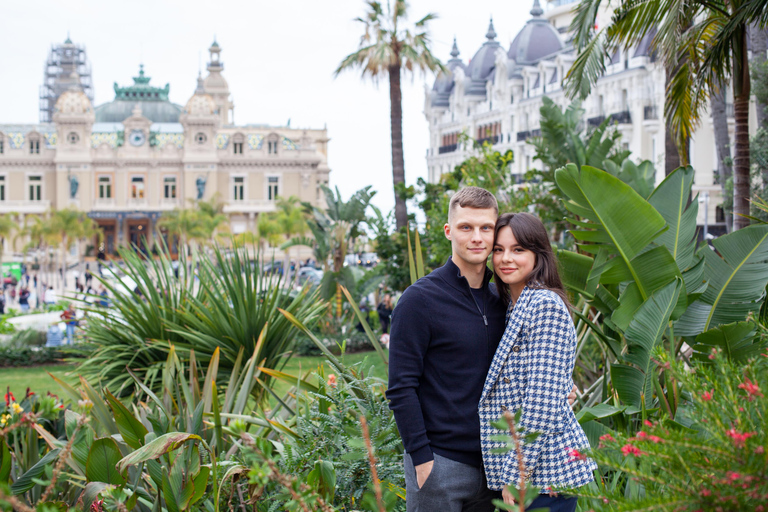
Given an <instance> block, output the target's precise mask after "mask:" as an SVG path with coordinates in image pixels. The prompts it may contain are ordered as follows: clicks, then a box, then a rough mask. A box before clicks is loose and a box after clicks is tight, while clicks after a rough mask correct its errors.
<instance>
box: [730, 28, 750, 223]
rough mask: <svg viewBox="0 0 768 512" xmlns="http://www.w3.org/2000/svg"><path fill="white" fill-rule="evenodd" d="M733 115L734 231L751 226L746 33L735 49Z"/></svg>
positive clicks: (745, 32) (741, 35)
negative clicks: (734, 134) (746, 216)
mask: <svg viewBox="0 0 768 512" xmlns="http://www.w3.org/2000/svg"><path fill="white" fill-rule="evenodd" d="M733 54H734V55H733V95H734V100H733V112H734V119H735V132H736V136H735V137H734V139H735V140H734V159H733V164H734V165H733V229H734V230H737V229H741V228H744V227H747V226H749V219H747V218H745V217H743V215H749V193H750V190H749V184H750V183H749V181H750V180H749V170H750V169H749V163H750V162H749V95H750V93H751V82H750V77H749V60H748V58H747V31H746V27H744V30H742V32H741V34H740V36H739V41H738V45H737V47H735V48H734V49H733Z"/></svg>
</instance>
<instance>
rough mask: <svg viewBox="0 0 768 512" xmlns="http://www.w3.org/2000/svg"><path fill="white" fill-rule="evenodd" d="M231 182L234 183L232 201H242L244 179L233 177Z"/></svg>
mask: <svg viewBox="0 0 768 512" xmlns="http://www.w3.org/2000/svg"><path fill="white" fill-rule="evenodd" d="M232 180H233V182H234V187H233V190H232V192H233V195H232V199H234V200H235V201H242V200H243V198H244V197H245V177H243V176H235V177H234V178H232Z"/></svg>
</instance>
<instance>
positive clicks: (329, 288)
mask: <svg viewBox="0 0 768 512" xmlns="http://www.w3.org/2000/svg"><path fill="white" fill-rule="evenodd" d="M322 189H323V194H324V195H325V202H326V206H327V208H326V209H324V210H321V209H320V208H317V207H315V206H312V205H311V204H309V203H303V205H304V210H305V212H306V214H307V216H308V217H309V220H308V222H307V225H308V227H309V230H310V231H311V232H312V236H313V237H314V239H313V238H308V237H304V236H299V237H294V238H292V239H290V240H289V241H287V242H285V243H284V244H283V245H281V246H280V248H281V249H288V248H289V247H293V246H297V245H304V246H308V247H312V248H313V251H314V254H315V260H316V261H317V262H318V263H319V262H322V263H323V270H324V271H325V272H324V274H323V281H322V283H321V289H322V292H321V294H322V296H323V298H330V297H331V296H334V295H335V298H336V300H335V302H336V317H337V318H339V317H341V313H342V310H341V305H342V294H341V286H342V285H344V286H345V287H346V288H347V289H352V288H353V285H354V276H353V275H352V273H351V271H350V269H349V268H348V267H345V266H344V260H345V258H346V256H347V251H348V249H349V247H350V246H351V245H352V244H353V243H354V240H355V239H356V238H357V237H358V236H360V234H361V230H360V226H361V225H362V224H364V223H365V222H366V221H367V217H366V214H365V212H366V210H367V209H368V206H369V205H370V203H371V199H372V198H373V196H374V195H375V194H376V192H372V191H371V190H370V189H371V186H370V185H369V186H367V187H365V188H362V189H360V190H358V191H357V192H355V193H354V194H353V195H352V197H351V198H350V199H349V201H346V202H345V201H344V200H343V199H342V197H341V193H340V192H339V189H338V188H336V190H335V194H334V191H333V190H331V189H329V188H328V187H325V186H323V187H322ZM329 260H330V262H329Z"/></svg>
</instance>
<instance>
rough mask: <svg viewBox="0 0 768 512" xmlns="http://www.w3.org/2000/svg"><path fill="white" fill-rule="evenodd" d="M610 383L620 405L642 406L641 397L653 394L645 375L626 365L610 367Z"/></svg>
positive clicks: (615, 364) (616, 364)
mask: <svg viewBox="0 0 768 512" xmlns="http://www.w3.org/2000/svg"><path fill="white" fill-rule="evenodd" d="M611 383H612V384H613V389H615V390H616V393H617V394H618V395H619V399H620V400H621V401H622V403H624V404H627V405H634V406H635V407H640V406H641V405H642V403H643V396H645V397H649V396H651V393H652V392H653V391H652V387H651V386H649V385H648V382H647V380H646V375H645V374H644V373H643V372H641V371H640V370H639V369H638V368H635V367H634V366H629V365H626V364H618V363H614V364H612V365H611ZM646 402H647V400H646Z"/></svg>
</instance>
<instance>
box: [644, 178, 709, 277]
mask: <svg viewBox="0 0 768 512" xmlns="http://www.w3.org/2000/svg"><path fill="white" fill-rule="evenodd" d="M694 174H695V172H694V170H693V167H691V166H688V167H678V168H677V169H675V170H674V171H673V172H672V174H670V175H669V176H667V177H666V178H664V181H662V182H661V183H660V184H659V186H658V187H656V190H654V191H653V193H652V194H651V196H650V197H649V198H648V202H649V203H650V204H651V205H652V206H653V207H654V208H656V210H657V211H658V212H659V213H660V214H661V216H662V217H664V220H665V221H667V225H668V226H669V229H668V230H667V231H665V232H664V233H662V234H661V236H659V238H658V239H657V240H656V243H659V244H663V245H665V246H666V247H667V249H669V252H670V253H672V257H673V258H675V261H676V262H677V266H678V268H679V269H680V271H681V272H682V271H683V270H686V269H687V268H688V267H689V266H690V265H691V262H692V261H693V253H694V251H695V249H696V216H697V215H698V212H699V202H698V201H697V200H696V199H695V198H694V200H693V201H691V202H690V203H689V201H690V197H691V185H692V184H693V176H694Z"/></svg>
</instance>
